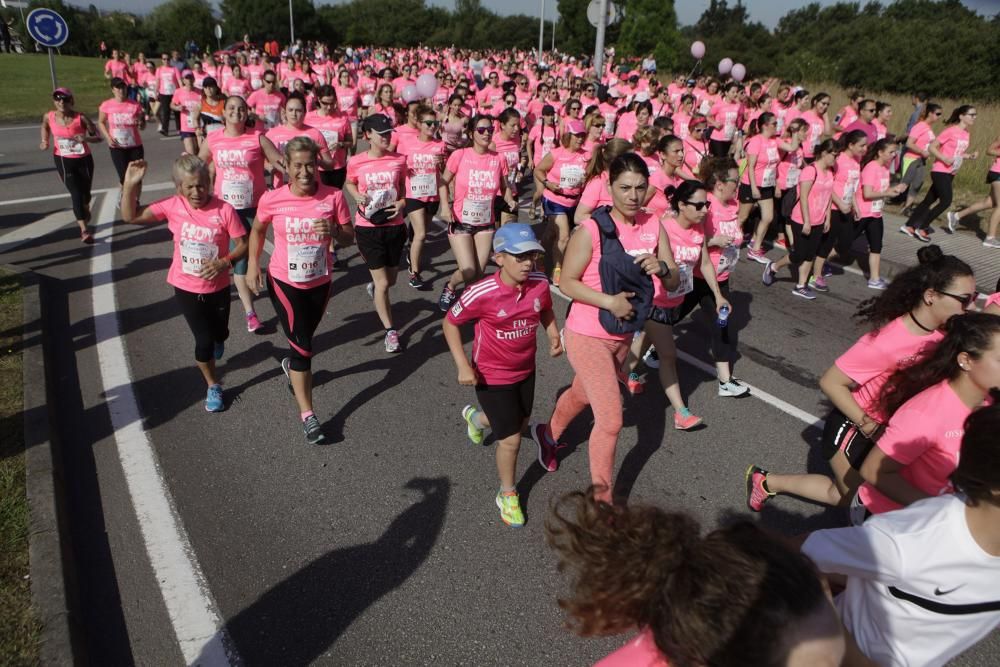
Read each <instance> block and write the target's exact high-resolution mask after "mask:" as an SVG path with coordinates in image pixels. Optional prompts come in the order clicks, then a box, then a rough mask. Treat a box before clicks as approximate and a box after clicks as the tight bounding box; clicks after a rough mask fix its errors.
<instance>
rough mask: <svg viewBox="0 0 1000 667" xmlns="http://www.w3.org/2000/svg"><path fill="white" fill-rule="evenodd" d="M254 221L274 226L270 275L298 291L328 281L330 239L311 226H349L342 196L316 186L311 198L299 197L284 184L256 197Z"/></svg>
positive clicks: (331, 190) (338, 191)
mask: <svg viewBox="0 0 1000 667" xmlns="http://www.w3.org/2000/svg"><path fill="white" fill-rule="evenodd" d="M257 219H258V220H260V221H261V222H262V223H264V224H265V225H270V224H273V225H274V252H273V253H272V254H271V262H270V264H268V271H270V272H271V275H272V276H274V277H275V278H277V279H278V280H280V281H281V282H283V283H288V284H290V285H294V286H296V287H299V288H301V289H310V288H312V287H317V286H319V285H323V284H325V283H328V282H330V266H329V264H328V263H327V254H328V251H329V250H328V249H329V246H330V236H329V235H328V234H317V233H316V232H314V231H313V229H312V227H313V223H314V222H315V221H316V220H329V221H330V223H331V224H332V225H346V224H350V221H351V214H350V211H348V210H347V202H346V201H345V200H344V193H342V192H341V191H340V190H339V189H338V188H335V187H331V186H328V185H323V184H322V183H320V184H318V185H317V186H316V192H315V193H313V195H312V196H309V197H300V196H298V195H296V194H294V193H293V192H292V191H291V187H290V186H288V185H286V186H283V187H280V188H278V189H277V190H270V191H268V192H266V193H265V194H264V196H263V197H261V198H260V204H258V205H257Z"/></svg>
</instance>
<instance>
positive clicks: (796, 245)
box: [789, 221, 829, 264]
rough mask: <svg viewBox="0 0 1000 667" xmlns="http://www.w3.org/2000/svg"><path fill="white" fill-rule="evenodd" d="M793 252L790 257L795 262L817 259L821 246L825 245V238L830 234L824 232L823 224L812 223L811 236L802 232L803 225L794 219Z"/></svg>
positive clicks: (792, 224)
mask: <svg viewBox="0 0 1000 667" xmlns="http://www.w3.org/2000/svg"><path fill="white" fill-rule="evenodd" d="M791 226H792V252H791V253H789V254H790V257H789V259H791V260H792V263H793V264H801V263H803V262H811V261H813V260H814V259H816V255H817V253H818V252H819V248H820V246H821V245H823V239H824V238H825V237H827V236H829V234H824V233H823V225H821V224H820V225H812V229H810V230H809V236H806V235H805V234H803V233H802V227H803V225H800V224H799V223H797V222H794V221H792V223H791Z"/></svg>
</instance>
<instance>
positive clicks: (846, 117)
mask: <svg viewBox="0 0 1000 667" xmlns="http://www.w3.org/2000/svg"><path fill="white" fill-rule="evenodd" d="M837 118H838V119H839V120H837V125H839V126H841V127H847V126H848V125H850V124H851V123H853V122H854V121H856V120H857V119H858V111H857V109H855V108H854V107H853V106H851V105H850V104H848V105H847V106H845V107H844V108H843V109H841V110H840V113H838V114H837Z"/></svg>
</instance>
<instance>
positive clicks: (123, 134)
mask: <svg viewBox="0 0 1000 667" xmlns="http://www.w3.org/2000/svg"><path fill="white" fill-rule="evenodd" d="M111 138H112V139H114V140H115V143H116V144H118V145H119V146H121V147H122V148H131V147H132V146H135V135H133V134H132V130H129V129H117V130H111Z"/></svg>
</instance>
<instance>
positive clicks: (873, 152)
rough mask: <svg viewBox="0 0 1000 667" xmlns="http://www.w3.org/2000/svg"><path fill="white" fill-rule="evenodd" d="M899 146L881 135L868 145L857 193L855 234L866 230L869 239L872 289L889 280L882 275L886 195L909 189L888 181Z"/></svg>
mask: <svg viewBox="0 0 1000 667" xmlns="http://www.w3.org/2000/svg"><path fill="white" fill-rule="evenodd" d="M896 148H897V146H896V144H895V143H894V142H892V141H889V140H888V139H881V140H879V141H876V142H875V143H874V144H872V145H871V146H869V147H868V152H867V153H865V157H864V158H863V159H862V160H861V181H860V182H859V184H858V189H857V190H856V191H855V193H854V217H855V219H856V220H857V221H858V223H857V225H855V228H854V237H855V238H857V237H859V236H861V235H862V234H864V235H865V237H866V238H867V240H868V268H869V274H868V287H869V288H870V289H885V287H886V284H887V283H886V282H885V280H883V279H882V277H881V270H882V236H883V234H884V229H883V227H884V223H883V221H882V208H883V207H884V205H885V201H886V200H887V199H891V198H893V197H896V196H897V195H900V194H902V193H903V191H904V190H905V189H906V184H904V183H899V184H897V185H893V186H890V185H889V183H890V182H891V177H890V173H889V165H890V164H891V163H892V160H893V158H895V157H896Z"/></svg>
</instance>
